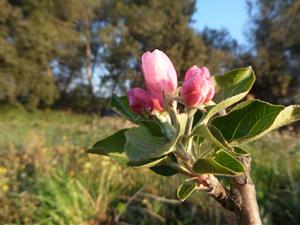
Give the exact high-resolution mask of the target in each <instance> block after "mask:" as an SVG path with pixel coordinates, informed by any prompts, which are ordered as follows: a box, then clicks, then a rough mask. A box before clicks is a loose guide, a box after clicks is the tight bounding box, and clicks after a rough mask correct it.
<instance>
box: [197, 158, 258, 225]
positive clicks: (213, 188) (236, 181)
mask: <svg viewBox="0 0 300 225" xmlns="http://www.w3.org/2000/svg"><path fill="white" fill-rule="evenodd" d="M238 159H239V160H240V161H241V162H242V163H243V164H244V166H245V173H244V174H243V175H240V176H236V177H232V178H230V190H228V189H226V188H225V187H224V186H223V185H222V184H221V183H220V182H219V180H218V179H217V178H216V177H215V176H213V175H209V176H208V179H207V180H206V181H205V182H203V181H201V182H200V183H201V184H202V185H203V186H204V189H206V191H207V192H208V194H209V195H211V196H212V197H213V198H215V199H216V200H217V201H218V202H219V203H220V204H221V205H222V206H223V207H224V208H226V209H228V210H230V211H232V212H234V214H235V216H236V221H237V224H238V225H262V222H261V218H260V215H259V208H258V204H257V201H256V192H255V186H254V184H253V183H252V180H251V177H250V166H251V157H250V156H241V157H238Z"/></svg>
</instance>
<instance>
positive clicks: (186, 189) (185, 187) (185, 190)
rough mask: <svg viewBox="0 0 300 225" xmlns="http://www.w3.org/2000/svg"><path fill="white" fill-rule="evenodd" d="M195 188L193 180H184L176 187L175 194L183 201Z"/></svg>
mask: <svg viewBox="0 0 300 225" xmlns="http://www.w3.org/2000/svg"><path fill="white" fill-rule="evenodd" d="M195 188H196V183H195V182H191V181H190V182H184V183H183V184H181V185H180V186H179V187H178V188H177V196H178V198H179V199H180V200H181V201H184V200H185V199H187V197H189V196H190V195H191V194H192V193H193V191H194V190H195Z"/></svg>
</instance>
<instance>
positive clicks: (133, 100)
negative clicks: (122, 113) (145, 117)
mask: <svg viewBox="0 0 300 225" xmlns="http://www.w3.org/2000/svg"><path fill="white" fill-rule="evenodd" d="M127 96H128V102H129V106H130V108H131V109H132V111H133V112H135V113H137V114H142V113H143V112H145V111H150V94H149V93H148V92H147V91H145V90H143V89H141V88H133V89H130V90H129V91H128V92H127Z"/></svg>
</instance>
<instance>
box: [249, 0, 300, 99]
mask: <svg viewBox="0 0 300 225" xmlns="http://www.w3.org/2000/svg"><path fill="white" fill-rule="evenodd" d="M254 3H255V4H254ZM248 5H249V11H250V16H251V21H252V26H253V27H252V31H251V33H249V37H251V39H250V41H251V43H252V45H253V50H252V53H253V56H254V58H253V59H252V60H253V66H254V68H255V70H256V71H258V73H257V75H258V77H257V82H256V85H255V87H254V94H255V95H256V96H257V97H259V98H262V99H266V100H268V101H271V102H276V103H281V104H290V103H292V102H299V98H297V95H298V97H299V84H300V72H299V71H300V36H299V34H298V31H299V27H300V2H299V1H298V0H289V1H282V0H276V1H274V0H257V1H255V2H254V1H251V0H250V1H248ZM250 62H251V61H250Z"/></svg>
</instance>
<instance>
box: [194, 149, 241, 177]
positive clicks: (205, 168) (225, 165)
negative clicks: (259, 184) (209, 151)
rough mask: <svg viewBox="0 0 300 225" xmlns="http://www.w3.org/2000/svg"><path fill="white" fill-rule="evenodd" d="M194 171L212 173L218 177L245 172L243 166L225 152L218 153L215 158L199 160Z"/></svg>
mask: <svg viewBox="0 0 300 225" xmlns="http://www.w3.org/2000/svg"><path fill="white" fill-rule="evenodd" d="M193 170H194V171H195V172H196V173H211V174H216V175H227V176H233V175H239V174H240V173H243V172H244V171H245V168H244V166H243V164H242V163H241V162H240V161H239V160H237V159H236V158H234V157H233V156H232V155H230V154H229V153H228V152H226V151H224V150H220V151H218V152H217V154H216V156H215V157H213V158H201V159H198V160H197V161H196V162H195V164H194V166H193Z"/></svg>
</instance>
